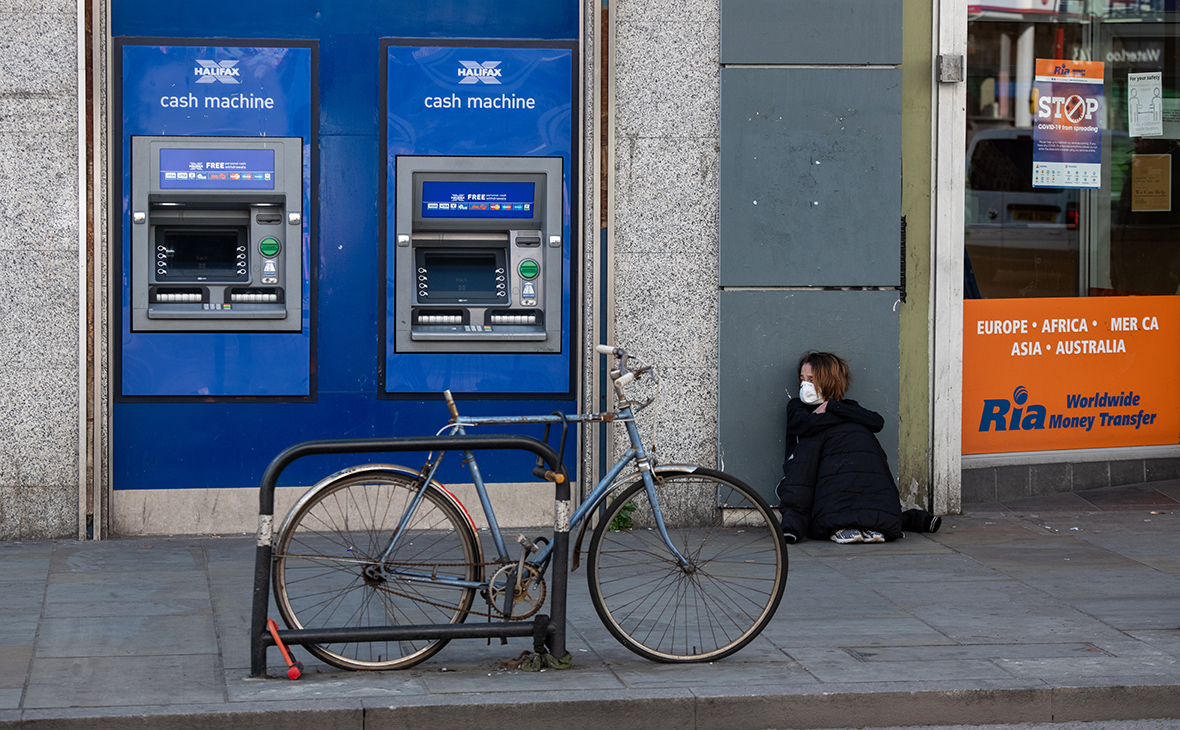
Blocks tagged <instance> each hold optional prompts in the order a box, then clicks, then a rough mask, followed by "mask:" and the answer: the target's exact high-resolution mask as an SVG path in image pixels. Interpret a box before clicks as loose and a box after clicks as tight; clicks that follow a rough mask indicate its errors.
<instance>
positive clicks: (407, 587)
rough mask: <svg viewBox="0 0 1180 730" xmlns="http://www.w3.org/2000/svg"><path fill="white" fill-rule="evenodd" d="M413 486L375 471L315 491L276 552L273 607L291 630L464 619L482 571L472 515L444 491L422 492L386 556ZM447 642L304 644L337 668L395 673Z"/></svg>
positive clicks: (281, 535)
mask: <svg viewBox="0 0 1180 730" xmlns="http://www.w3.org/2000/svg"><path fill="white" fill-rule="evenodd" d="M418 491H419V485H418V484H417V482H416V481H415V479H413V478H412V477H410V476H407V475H404V474H401V473H399V472H395V471H390V470H387V469H374V470H370V471H367V472H361V473H356V474H350V475H346V476H342V477H338V478H334V479H328V480H325V481H324V482H322V483H320V484H319V485H317V486H316V487H314V488H312V490H311V491H309V492H308V493H307V494H306V495H304V497H303V498H302V499H301V500H300V501H299V503H298V504H296V505H295V508H294V509H292V511H291V514H290V516H289V517H288V518H287V520H286V521H285V523H284V524H283V527H282V530H281V531H280V533H279V539H278V542H277V544H276V546H275V552H274V586H275V588H274V590H275V602H276V603H277V604H278V608H279V613H280V614H281V615H282V617H283V620H284V621H285V622H286V623H287V626H289V627H290V628H293V629H304V628H307V629H312V628H364V627H371V626H404V625H415V624H446V623H462V621H463V620H464V619H465V618H466V617H467V611H468V609H470V608H471V604H472V601H473V599H474V597H475V589H474V588H472V587H469V586H467V587H465V586H462V585H457V584H456V581H468V582H472V581H478V580H480V579H481V574H482V568H481V566H480V565H479V562H480V555H481V553H480V550H479V542H478V539H479V538H478V537H477V536H476V534H475V533H474V531H473V529H472V527H471V522H470V519H469V518H468V517H467V516H466V515H465V514H463V512H462V510H461V509H460V508H459V507H458V506H457V504H456V502H455V501H454V499H453V498H451V497H450V496H449V495H447V494H445V493H444V492H443V491H442V490H440V489H438V488H437V487H435V486H434V485H431V486H429V487H427V488H426V492H425V494H423V495H422V500H421V502H419V504H418V506H417V508H416V509H415V510H414V512H413V514H412V515H411V516H410V518H409V520H408V522H407V524H406V527H405V529H404V530H403V531H402V532H401V534H400V535H398V537H397V544H396V548H395V549H394V551H393V552H392V553H391V554H390V555H389V556H387V557H386V558H385V559H384V561H383V560H382V554H383V553H384V552H385V550H386V548H387V547H388V546H389V542H390V539H391V538H392V537H393V534H394V532H395V530H396V528H397V526H398V524H399V523H400V521H401V519H402V516H403V515H404V514H405V512H406V510H407V509H408V508H409V507H410V506H411V504H412V501H413V499H414V497H415V495H416V494H417V493H418ZM446 643H447V641H446V640H445V639H421V640H412V641H374V642H369V641H365V642H349V641H342V642H341V643H338V644H321V645H308V646H307V647H306V648H307V649H308V651H310V652H311V653H312V654H314V655H316V656H317V657H319V658H320V659H322V660H323V661H325V662H327V663H329V664H332V665H335V666H337V667H341V668H343V669H401V668H405V667H409V666H412V665H414V664H417V663H418V662H421V661H423V660H425V659H427V658H429V657H430V656H432V655H434V654H435V653H436V652H438V650H439V649H441V648H443V646H445V645H446Z"/></svg>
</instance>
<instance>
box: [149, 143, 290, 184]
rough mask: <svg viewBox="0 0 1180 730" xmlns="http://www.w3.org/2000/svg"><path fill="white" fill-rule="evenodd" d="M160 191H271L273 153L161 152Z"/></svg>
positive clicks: (168, 150) (229, 151)
mask: <svg viewBox="0 0 1180 730" xmlns="http://www.w3.org/2000/svg"><path fill="white" fill-rule="evenodd" d="M160 189H161V190H274V189H275V151H274V150H269V149H262V150H257V149H255V150H251V149H180V148H175V147H165V148H163V149H161V150H160Z"/></svg>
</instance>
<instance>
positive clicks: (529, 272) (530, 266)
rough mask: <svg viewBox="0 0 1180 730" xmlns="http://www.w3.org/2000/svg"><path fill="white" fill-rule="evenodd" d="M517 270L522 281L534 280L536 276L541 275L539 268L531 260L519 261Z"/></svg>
mask: <svg viewBox="0 0 1180 730" xmlns="http://www.w3.org/2000/svg"><path fill="white" fill-rule="evenodd" d="M517 270H518V271H519V272H520V276H521V278H522V279H536V278H537V274H539V273H541V268H540V267H539V266H537V262H536V261H533V260H532V259H525V260H524V261H521V262H520V267H519V268H518V269H517Z"/></svg>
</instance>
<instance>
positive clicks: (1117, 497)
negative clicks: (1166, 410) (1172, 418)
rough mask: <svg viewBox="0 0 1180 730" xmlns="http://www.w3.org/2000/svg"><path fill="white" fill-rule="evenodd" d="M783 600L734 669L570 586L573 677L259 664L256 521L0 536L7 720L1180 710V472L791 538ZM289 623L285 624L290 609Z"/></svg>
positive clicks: (814, 722)
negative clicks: (640, 646)
mask: <svg viewBox="0 0 1180 730" xmlns="http://www.w3.org/2000/svg"><path fill="white" fill-rule="evenodd" d="M790 559H791V568H790V578H789V580H788V584H787V593H786V597H785V598H784V601H783V604H782V606H781V607H780V609H779V612H778V615H777V616H776V617H775V619H774V621H773V622H772V623H771V624H770V626H769V627H768V628H767V630H766V631H765V632H763V634H762V635H761V636H760V637H759V638H758V639H757V640H756V641H755V642H754V643H753V644H752V645H751V646H749V647H747V648H746V649H745V650H743V651H742V652H741V653H739V654H737V655H736V656H734V657H731V658H730V659H727V660H724V661H720V662H716V663H713V664H702V665H665V664H656V663H652V662H648V661H645V660H643V659H641V658H640V657H638V656H635V655H634V654H632V653H631V652H629V651H627V650H626V649H625V648H623V647H622V646H620V645H619V644H618V643H617V642H615V641H614V639H613V638H611V636H610V635H609V633H608V632H607V631H606V629H605V628H604V627H603V626H602V624H601V622H600V621H599V619H598V617H597V615H596V614H595V613H594V610H593V608H592V606H591V604H590V601H589V596H588V594H587V591H586V587H585V580H584V578H583V577H582V573H581V571H579V572H578V573H574V574H573V575H572V577H571V581H570V606H569V627H570V628H569V632H568V648H569V650H570V651H571V653H572V654H573V657H574V669H572V670H569V671H548V672H544V673H528V672H521V671H515V670H509V669H505V668H504V666H503V662H504V661H505V660H508V659H512V658H515V657H516V656H517V655H518V654H519V653H520V652H521V651H523V650H525V649H528V648H531V640H528V639H512V640H509V643H508V645H506V646H501V645H500V644H499V643H498V642H495V641H493V642H492V643H491V644H490V645H489V644H488V643H487V642H486V641H484V640H461V641H455V642H452V643H451V644H450V645H449V646H447V647H446V648H445V649H443V651H442V652H440V653H439V654H438V655H436V656H435V657H434V658H433V659H431V660H429V661H427V662H425V663H423V664H421V665H419V666H417V667H415V668H413V669H410V670H404V671H400V672H376V673H353V672H343V671H339V670H336V669H334V668H332V667H329V666H325V665H322V664H319V663H318V662H316V661H314V660H313V659H311V657H310V656H309V655H308V654H307V653H306V652H303V651H302V650H301V649H299V648H296V649H295V651H296V652H297V653H299V655H300V657H301V658H302V660H303V663H304V665H305V667H306V672H305V675H304V677H303V678H302V679H300V680H298V681H290V680H288V679H286V677H285V674H283V672H282V669H283V666H282V660H281V657H279V655H278V652H277V650H274V649H272V650H271V653H270V657H269V662H270V669H271V673H272V674H273V675H275V676H273V677H271V678H266V679H251V678H249V677H248V674H249V664H250V662H249V646H248V641H247V626H248V623H249V618H250V596H251V589H252V581H253V572H252V571H253V560H254V548H253V538H252V537H250V536H195V537H151V538H142V537H141V538H131V539H117V540H107V541H101V542H74V541H46V542H25V543H0V617H3V618H2V619H0V728H50V727H62V728H66V727H75V726H76V727H86V728H88V729H89V730H95V728H105V727H112V728H127V727H137V726H142V727H151V728H205V727H214V726H218V727H220V726H224V725H225V723H227V722H228V723H231V724H232V726H233V727H235V728H238V727H247V728H248V727H254V726H258V727H272V726H275V725H277V724H279V723H281V724H282V726H283V727H285V728H288V729H291V728H301V727H315V728H320V729H322V728H366V729H371V728H384V727H390V728H400V727H406V728H409V727H413V728H417V729H422V728H431V727H452V728H453V727H456V726H471V725H474V724H476V723H478V724H479V725H481V726H483V725H490V726H495V725H496V723H521V722H539V723H560V724H561V725H562V726H565V727H587V728H590V727H611V726H614V725H620V724H625V726H626V727H628V728H632V727H634V728H677V729H678V730H679V729H682V728H713V727H724V728H727V730H739V729H740V728H771V727H777V728H823V727H860V726H866V725H874V726H886V725H921V724H955V723H987V722H1050V721H1066V720H1101V719H1111V720H1117V719H1140V718H1161V717H1162V718H1180V481H1177V482H1157V483H1153V484H1148V485H1137V486H1133V487H1124V488H1119V489H1112V490H1096V491H1093V492H1085V493H1078V494H1065V495H1056V496H1052V497H1042V498H1034V499H1030V500H1023V501H1021V502H1010V503H1006V504H998V503H997V504H980V505H967V507H966V514H964V515H962V516H953V517H948V518H946V519H945V521H944V524H943V527H942V529H941V530H940V531H939V532H938V533H936V534H932V535H918V534H910V535H908V536H907V537H906V538H905V539H903V540H900V541H897V542H893V543H886V544H884V545H836V544H834V543H830V542H817V541H805V542H803V543H800V544H798V545H795V546H792V548H791V550H790ZM272 615H275V616H277V612H274V611H273V607H272Z"/></svg>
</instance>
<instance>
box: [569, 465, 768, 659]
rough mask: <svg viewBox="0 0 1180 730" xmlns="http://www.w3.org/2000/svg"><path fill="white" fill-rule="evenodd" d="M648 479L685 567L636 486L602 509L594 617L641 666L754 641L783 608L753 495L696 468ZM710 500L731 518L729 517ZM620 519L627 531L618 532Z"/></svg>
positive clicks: (593, 545) (594, 564) (764, 517)
mask: <svg viewBox="0 0 1180 730" xmlns="http://www.w3.org/2000/svg"><path fill="white" fill-rule="evenodd" d="M654 479H655V491H656V499H657V502H658V504H659V506H660V511H661V514H662V517H663V520H664V526H665V527H666V529H667V531H668V535H669V537H670V538H671V539H672V543H673V544H674V545H675V546H676V549H677V550H679V551H680V553H681V555H683V556H684V557H685V558H686V559H687V560H688V561H689V564H690V565H689V567H688V568H687V569H686V568H682V567H681V566H680V564H679V563H678V562H677V561H676V560H675V559H674V558H673V556H672V555H671V554H670V553H669V552H668V548H667V546H666V545H665V544H664V541H663V539H662V538H661V537H660V533H659V531H658V529H656V522H655V518H654V514H653V512H652V508H651V505H650V503H649V501H648V498H647V493H646V491H645V490H644V486H643V481H642V480H636V482H635V483H634V484H633V485H631V486H629V487H627V488H625V489H624V490H623V491H622V492H621V493H620V494H619V495H618V497H616V498H615V499H614V500H613V501H612V502H611V503H610V504H608V505H607V507H606V511H605V514H604V515H603V517H602V518H601V520H600V522H599V524H598V526H597V528H595V530H594V537H593V538H592V539H591V542H590V555H589V558H588V561H587V580H588V581H589V583H590V597H591V599H592V600H593V602H594V608H595V610H596V611H598V615H599V617H600V618H601V619H602V622H603V623H604V624H605V625H606V627H607V629H609V630H610V632H611V634H613V635H614V637H615V638H616V639H618V640H619V641H620V642H622V644H623V645H624V646H626V647H627V648H628V649H630V650H631V651H633V652H635V653H636V654H639V655H640V656H643V657H646V658H648V659H652V660H655V661H660V662H706V661H713V660H716V659H720V658H722V657H726V656H729V655H730V654H733V653H734V652H736V651H738V650H739V649H741V648H742V647H743V646H745V645H746V644H748V643H750V642H751V641H753V640H754V637H756V636H757V635H758V634H759V632H761V631H762V629H763V628H765V627H766V624H767V623H769V622H770V619H771V618H773V617H774V612H775V610H776V609H777V608H778V604H779V601H781V600H782V596H783V589H784V588H785V587H786V580H787V550H786V544H785V543H784V542H783V539H782V536H781V534H780V530H779V524H778V521H777V520H776V519H775V518H774V515H773V514H772V513H771V511H770V507H769V506H768V505H767V504H766V501H765V500H764V499H762V497H761V496H759V495H758V494H757V493H756V492H754V491H753V490H752V489H750V488H749V487H748V486H746V485H745V484H743V483H742V482H741V481H739V480H737V479H735V478H734V477H731V476H729V475H728V474H725V473H723V472H719V471H714V470H712V469H705V468H703V467H698V468H696V469H694V470H692V471H684V472H673V473H663V474H658V475H656V476H655V477H654ZM718 500H720V501H721V503H724V504H726V505H727V506H728V507H731V508H738V509H735V510H733V511H732V512H731V513H730V514H729V516H728V517H727V516H726V515H723V514H722V512H723V510H722V509H721V508H720V507H718V503H719V502H718ZM628 505H632V506H633V508H634V509H633V511H632V510H631V508H630V507H629V506H628ZM739 510H740V514H739ZM628 519H629V520H630V522H631V526H630V527H629V528H628V527H624V528H622V529H618V528H619V526H620V524H625V523H626V522H627V521H628ZM727 522H728V523H730V524H728V525H727V524H726V523H727ZM612 525H613V526H614V527H615V528H616V530H612V529H611V528H612Z"/></svg>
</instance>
